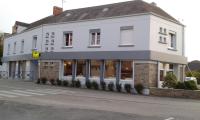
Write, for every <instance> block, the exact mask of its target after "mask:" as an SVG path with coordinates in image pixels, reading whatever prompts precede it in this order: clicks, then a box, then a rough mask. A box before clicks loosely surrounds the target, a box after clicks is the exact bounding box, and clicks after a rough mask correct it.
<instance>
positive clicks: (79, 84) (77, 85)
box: [74, 80, 81, 88]
mask: <svg viewBox="0 0 200 120" xmlns="http://www.w3.org/2000/svg"><path fill="white" fill-rule="evenodd" d="M74 82H75V83H74V85H75V87H77V88H80V87H81V82H80V80H77V81H74Z"/></svg>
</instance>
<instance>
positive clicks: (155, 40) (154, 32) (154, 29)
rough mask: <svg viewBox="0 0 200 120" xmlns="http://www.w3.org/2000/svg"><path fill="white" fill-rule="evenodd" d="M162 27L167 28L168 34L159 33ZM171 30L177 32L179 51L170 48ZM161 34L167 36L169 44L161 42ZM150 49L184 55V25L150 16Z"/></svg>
mask: <svg viewBox="0 0 200 120" xmlns="http://www.w3.org/2000/svg"><path fill="white" fill-rule="evenodd" d="M160 27H162V28H166V30H167V35H162V34H160V33H159V30H160ZM169 31H174V32H176V36H177V37H176V38H177V39H176V40H177V44H176V45H177V48H176V49H177V51H173V50H169V49H168V48H169V46H170V37H169ZM160 36H162V37H166V40H167V44H162V43H159V37H160ZM150 50H152V51H159V52H163V53H168V54H173V55H180V56H184V26H183V25H179V24H176V23H173V22H170V21H167V20H164V19H161V18H159V17H156V16H153V15H151V16H150Z"/></svg>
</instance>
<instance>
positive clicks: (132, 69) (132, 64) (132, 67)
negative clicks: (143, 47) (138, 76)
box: [120, 60, 134, 81]
mask: <svg viewBox="0 0 200 120" xmlns="http://www.w3.org/2000/svg"><path fill="white" fill-rule="evenodd" d="M123 62H131V65H130V66H131V78H125V79H122V63H123ZM120 80H122V81H123V80H134V63H133V60H121V61H120Z"/></svg>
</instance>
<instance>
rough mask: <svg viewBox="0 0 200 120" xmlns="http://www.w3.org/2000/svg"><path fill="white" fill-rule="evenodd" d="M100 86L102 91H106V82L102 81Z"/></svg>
mask: <svg viewBox="0 0 200 120" xmlns="http://www.w3.org/2000/svg"><path fill="white" fill-rule="evenodd" d="M100 85H101V89H102V90H106V82H104V81H102V82H101V83H100Z"/></svg>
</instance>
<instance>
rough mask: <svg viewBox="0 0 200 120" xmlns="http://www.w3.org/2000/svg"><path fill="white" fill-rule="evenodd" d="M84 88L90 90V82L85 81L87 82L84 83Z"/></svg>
mask: <svg viewBox="0 0 200 120" xmlns="http://www.w3.org/2000/svg"><path fill="white" fill-rule="evenodd" d="M85 86H86V87H87V88H88V89H91V82H90V80H87V81H86V82H85Z"/></svg>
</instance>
